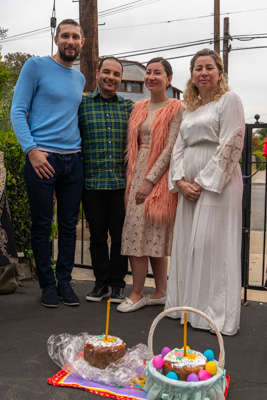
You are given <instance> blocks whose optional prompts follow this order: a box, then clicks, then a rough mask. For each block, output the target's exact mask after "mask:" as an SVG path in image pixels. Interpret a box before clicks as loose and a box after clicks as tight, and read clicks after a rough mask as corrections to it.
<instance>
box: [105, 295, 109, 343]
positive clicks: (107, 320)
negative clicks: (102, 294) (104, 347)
mask: <svg viewBox="0 0 267 400" xmlns="http://www.w3.org/2000/svg"><path fill="white" fill-rule="evenodd" d="M109 311H110V300H108V301H107V318H106V336H105V339H106V340H107V338H108V326H109Z"/></svg>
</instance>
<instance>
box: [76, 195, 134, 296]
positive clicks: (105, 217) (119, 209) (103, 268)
mask: <svg viewBox="0 0 267 400" xmlns="http://www.w3.org/2000/svg"><path fill="white" fill-rule="evenodd" d="M83 209H84V212H85V216H86V220H87V221H88V223H89V229H90V235H91V237H90V253H91V258H92V264H93V270H94V275H95V278H96V282H97V283H99V284H100V285H103V286H112V287H121V288H124V286H125V282H124V280H123V279H124V277H125V275H126V273H127V270H128V257H126V256H122V255H121V232H122V227H123V222H124V215H125V207H124V189H118V190H84V192H83ZM108 232H109V234H110V237H111V248H110V254H109V249H108V243H107V240H108Z"/></svg>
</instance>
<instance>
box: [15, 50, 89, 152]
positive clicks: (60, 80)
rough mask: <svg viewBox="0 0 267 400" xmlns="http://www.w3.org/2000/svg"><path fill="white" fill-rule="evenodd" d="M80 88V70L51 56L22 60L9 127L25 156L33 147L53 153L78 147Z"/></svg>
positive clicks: (81, 82) (82, 83) (79, 141)
mask: <svg viewBox="0 0 267 400" xmlns="http://www.w3.org/2000/svg"><path fill="white" fill-rule="evenodd" d="M84 85H85V79H84V76H83V75H82V74H81V72H80V71H78V70H77V69H76V68H74V67H73V68H67V67H64V66H63V65H61V64H59V63H58V62H56V61H54V60H53V59H52V58H51V57H32V58H30V59H29V60H27V61H26V63H25V64H24V66H23V68H22V70H21V73H20V76H19V79H18V82H17V85H16V88H15V92H14V97H13V102H12V107H11V121H12V125H13V128H14V131H15V134H16V136H17V138H18V141H19V143H20V145H21V147H22V149H23V151H24V152H25V153H27V152H28V151H29V150H31V149H33V148H35V147H37V148H38V149H44V150H48V151H49V150H51V151H53V152H75V151H77V150H79V149H80V148H81V138H80V132H79V128H78V108H79V105H80V103H81V101H82V91H83V88H84ZM27 113H29V117H28V122H27Z"/></svg>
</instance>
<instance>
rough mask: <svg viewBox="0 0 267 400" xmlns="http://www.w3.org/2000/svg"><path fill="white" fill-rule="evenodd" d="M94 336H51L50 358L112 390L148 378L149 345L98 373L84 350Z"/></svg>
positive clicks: (133, 350)
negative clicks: (145, 369)
mask: <svg viewBox="0 0 267 400" xmlns="http://www.w3.org/2000/svg"><path fill="white" fill-rule="evenodd" d="M90 336H91V335H89V334H88V333H86V332H83V333H80V334H78V335H70V334H68V333H62V334H60V335H51V336H50V337H49V339H48V341H47V349H48V354H49V356H50V357H51V359H52V360H53V361H54V362H55V363H56V364H57V365H59V367H60V368H62V369H64V370H65V371H68V372H75V373H77V374H79V375H80V376H81V377H82V378H84V379H88V380H91V381H95V382H103V383H105V384H108V385H112V386H121V385H129V383H130V384H134V382H135V381H136V380H137V379H138V378H139V377H140V376H144V373H143V372H144V368H145V361H146V360H147V359H148V348H147V346H146V345H145V344H141V343H140V344H138V345H136V346H135V347H133V348H131V349H127V351H126V354H125V355H124V356H123V357H122V358H121V359H120V360H118V361H116V362H114V363H112V364H110V365H109V366H108V367H107V368H106V369H98V368H95V367H93V366H91V365H90V364H89V363H88V362H87V361H85V360H84V358H83V349H84V346H85V343H86V341H87V340H88V339H89V337H90Z"/></svg>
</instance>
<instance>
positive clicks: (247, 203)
mask: <svg viewBox="0 0 267 400" xmlns="http://www.w3.org/2000/svg"><path fill="white" fill-rule="evenodd" d="M259 128H267V124H261V123H259V122H258V121H257V122H256V123H254V124H246V133H245V140H244V149H243V153H242V161H241V170H242V175H243V182H244V192H243V206H242V219H243V223H242V253H241V259H242V286H243V287H244V303H245V302H246V301H247V290H248V289H253V290H265V286H266V271H265V251H266V199H267V197H266V196H267V194H266V192H267V191H266V182H267V180H266V178H267V170H266V169H265V176H264V179H263V182H262V184H261V186H262V188H261V196H262V200H263V201H262V204H260V207H262V210H261V215H262V227H261V231H262V235H263V238H262V240H261V252H260V256H261V260H260V261H259V262H261V277H260V284H257V285H256V284H253V283H250V258H251V257H250V243H251V234H252V230H251V221H252V219H253V213H252V201H251V198H252V193H253V187H254V184H253V177H254V176H255V175H256V174H257V173H258V171H259V170H261V169H262V166H264V165H265V167H266V161H265V160H264V161H263V160H262V158H261V157H259V156H254V157H253V152H252V134H253V131H254V130H255V129H259ZM255 157H256V159H255ZM259 162H260V167H259V166H258V164H259ZM257 167H258V169H257ZM79 224H80V232H79V235H80V238H79V240H80V244H79V247H80V252H79V253H80V255H79V259H78V262H77V256H76V263H75V267H79V268H87V269H92V266H91V265H90V264H88V263H87V264H86V263H85V262H84V258H85V254H86V252H89V247H88V246H89V245H88V244H87V243H88V242H87V241H86V246H85V240H84V238H85V229H88V228H84V216H83V213H82V220H81V221H80V223H79ZM87 254H88V253H87ZM148 277H152V275H151V274H148Z"/></svg>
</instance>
